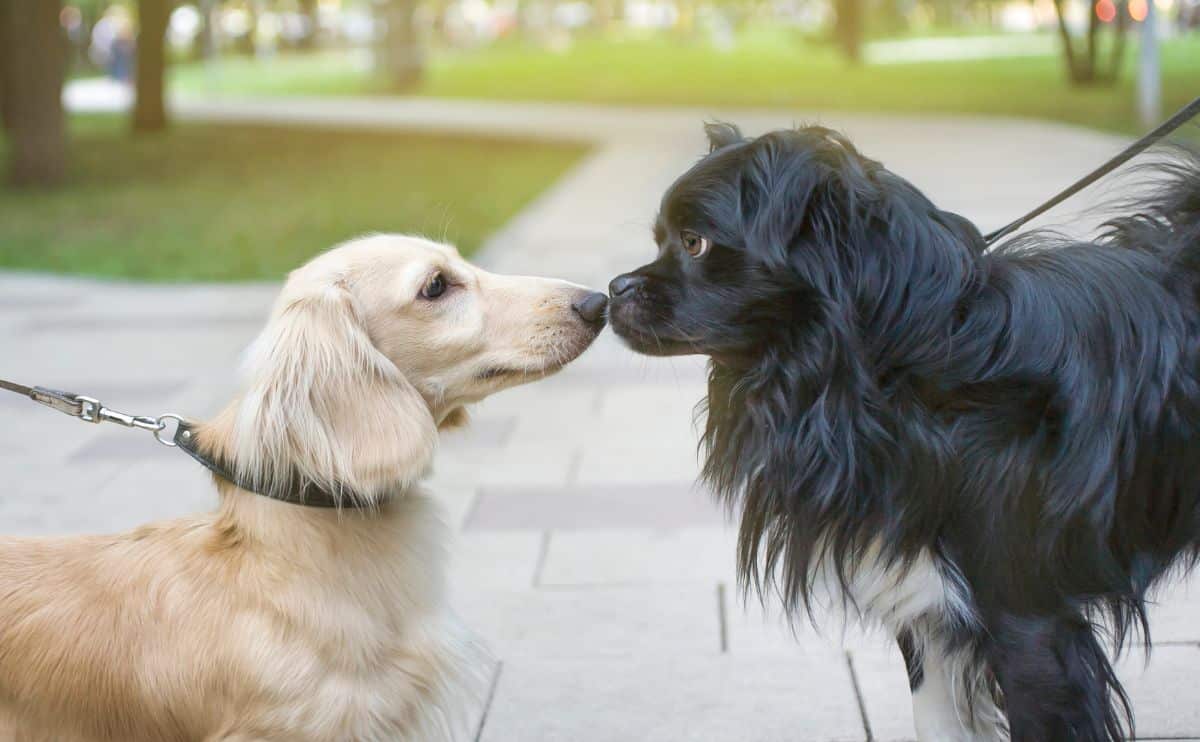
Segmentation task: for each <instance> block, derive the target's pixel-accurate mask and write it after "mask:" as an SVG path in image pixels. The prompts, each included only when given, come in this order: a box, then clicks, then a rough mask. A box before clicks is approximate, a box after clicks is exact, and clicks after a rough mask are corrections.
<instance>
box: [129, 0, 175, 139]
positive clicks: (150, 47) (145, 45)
mask: <svg viewBox="0 0 1200 742" xmlns="http://www.w3.org/2000/svg"><path fill="white" fill-rule="evenodd" d="M170 18H171V3H170V0H138V36H137V80H136V86H135V92H136V98H135V100H134V103H133V130H134V131H160V130H162V129H165V128H166V127H167V108H166V102H165V91H164V88H165V79H164V78H165V77H166V71H167V54H166V42H167V22H168V21H169V20H170Z"/></svg>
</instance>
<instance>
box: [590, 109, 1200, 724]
mask: <svg viewBox="0 0 1200 742" xmlns="http://www.w3.org/2000/svg"><path fill="white" fill-rule="evenodd" d="M709 136H710V139H711V141H712V152H711V153H710V154H709V155H708V156H707V157H705V158H704V159H703V160H701V161H700V162H699V163H698V164H697V165H695V166H694V167H693V168H692V169H691V170H689V171H688V172H687V173H685V174H684V175H683V176H682V177H680V178H679V180H678V181H677V182H676V183H675V184H674V185H673V186H672V187H671V188H670V190H669V191H668V192H667V194H666V195H665V196H664V198H663V203H662V208H661V211H660V214H659V218H658V221H657V224H656V227H655V236H656V240H657V242H658V244H659V256H658V258H657V259H656V260H655V261H654V262H652V263H650V264H648V265H646V266H643V267H642V268H640V269H638V270H636V271H633V272H631V273H630V274H626V276H625V277H622V278H618V279H617V281H614V297H613V304H612V308H611V312H612V320H613V326H614V328H615V329H616V330H617V332H618V333H619V334H621V335H622V336H623V337H624V338H625V339H626V340H627V341H628V342H629V343H630V344H631V345H632V346H633V347H634V348H635V349H638V350H641V351H643V352H647V353H656V354H675V353H704V354H707V355H709V356H711V357H712V363H711V367H710V376H709V393H708V400H707V405H708V415H707V423H706V428H705V431H704V439H703V444H704V447H705V449H706V453H707V455H706V461H705V464H704V477H705V478H706V479H707V480H708V481H709V482H710V483H711V484H712V485H713V486H714V488H715V490H716V492H718V493H719V496H720V497H722V498H723V499H724V500H725V501H726V502H727V503H728V504H729V505H730V506H731V507H733V508H735V509H736V510H738V511H739V512H740V514H741V531H740V541H739V554H738V556H739V564H740V568H741V572H742V575H743V578H744V581H745V583H746V584H747V585H750V586H752V587H757V588H758V589H759V590H760V591H761V590H763V589H764V588H767V587H770V588H772V589H777V590H778V591H779V592H780V594H781V595H782V597H783V600H784V602H785V604H786V606H787V607H788V608H789V609H791V610H797V609H803V608H804V607H806V606H807V605H809V600H810V598H811V591H812V589H813V580H814V577H815V575H817V574H818V573H819V572H820V569H819V567H820V566H822V565H832V566H833V568H834V569H835V571H836V573H837V574H838V575H840V576H841V578H842V579H843V580H846V579H848V575H849V574H850V573H852V571H853V569H854V567H855V565H856V564H858V563H859V561H860V560H861V559H863V558H864V555H866V553H867V552H868V550H870V549H875V550H876V552H874V553H882V555H883V558H884V559H885V560H886V561H887V562H889V563H892V564H895V565H901V566H902V565H904V564H906V563H910V562H911V561H912V560H915V559H916V558H917V557H918V555H919V554H921V553H922V552H925V553H932V554H933V555H935V557H936V558H937V559H938V560H939V562H940V563H943V564H948V565H953V567H954V568H955V569H956V570H957V571H958V573H960V576H961V579H962V580H963V581H964V582H965V584H966V586H967V588H968V592H969V598H970V601H971V603H972V605H971V607H972V610H973V611H974V612H975V614H976V615H977V616H978V618H979V623H978V625H976V626H973V627H960V628H959V629H957V630H956V635H954V636H945V637H942V639H943V640H944V641H946V642H947V643H948V644H950V645H954V646H960V647H967V648H969V649H970V651H971V652H972V653H973V656H974V657H975V658H976V661H977V662H978V663H979V664H981V665H982V666H983V667H984V668H985V669H986V671H987V675H988V676H989V677H990V678H991V680H992V682H993V683H994V686H995V691H996V695H997V702H998V703H1000V704H1001V706H1002V708H1003V709H1004V711H1005V713H1006V714H1007V717H1008V725H1009V729H1010V733H1011V735H1012V739H1013V740H1016V741H1017V742H1027V741H1030V740H1039V741H1040V740H1055V741H1057V740H1106V741H1107V740H1118V739H1122V738H1123V735H1124V734H1125V733H1126V731H1129V730H1131V729H1132V713H1131V710H1130V707H1129V703H1128V700H1127V698H1126V696H1125V693H1124V691H1123V689H1122V688H1121V685H1120V683H1119V682H1118V680H1117V678H1116V677H1115V674H1114V672H1113V668H1112V666H1111V664H1110V661H1109V658H1108V655H1107V653H1106V650H1105V642H1104V641H1103V637H1102V634H1101V633H1100V629H1099V628H1098V627H1099V626H1101V625H1103V626H1104V627H1106V630H1107V631H1110V632H1111V633H1112V635H1113V636H1114V637H1115V639H1116V641H1117V643H1118V645H1119V644H1120V643H1121V642H1122V641H1124V640H1125V639H1126V638H1127V637H1129V636H1130V635H1131V633H1140V634H1141V635H1142V636H1143V638H1144V639H1145V641H1146V642H1147V643H1148V641H1149V637H1148V630H1147V627H1146V616H1145V596H1146V593H1147V590H1148V589H1149V588H1150V587H1151V586H1152V585H1153V584H1154V583H1155V582H1156V581H1157V580H1159V579H1160V578H1161V577H1162V576H1163V575H1164V574H1166V573H1167V572H1168V571H1169V570H1170V569H1171V568H1172V567H1175V566H1179V567H1187V566H1190V565H1191V564H1192V563H1193V562H1194V561H1195V560H1196V558H1197V556H1198V554H1200V550H1198V543H1200V541H1198V537H1200V440H1197V438H1198V436H1200V326H1198V323H1200V306H1198V304H1200V293H1198V292H1200V164H1198V161H1197V160H1196V159H1195V158H1191V157H1188V156H1186V155H1180V156H1177V157H1174V158H1172V159H1170V160H1168V161H1166V162H1165V164H1164V163H1160V164H1159V165H1157V166H1156V167H1157V172H1156V175H1157V176H1158V177H1157V182H1158V183H1159V185H1158V186H1157V190H1156V191H1155V192H1154V193H1153V194H1151V195H1149V196H1148V197H1146V198H1144V199H1142V200H1140V201H1139V202H1138V203H1137V204H1136V207H1135V210H1134V213H1133V214H1132V215H1130V216H1124V217H1121V218H1118V219H1115V220H1114V221H1112V222H1110V223H1109V224H1108V226H1107V230H1106V231H1105V232H1104V234H1103V235H1102V236H1101V237H1100V238H1099V239H1097V240H1095V241H1093V242H1070V241H1067V240H1065V239H1063V238H1059V237H1055V236H1053V235H1048V234H1033V235H1029V236H1026V237H1022V238H1019V239H1015V240H1011V241H1009V242H1007V243H1005V244H1002V245H1000V246H999V247H997V248H995V249H993V250H990V251H985V250H984V244H983V239H982V237H981V235H980V233H979V231H978V230H977V229H976V227H975V226H973V225H972V224H971V223H970V222H969V221H967V220H966V219H964V218H962V217H960V216H958V215H955V214H952V213H949V212H945V211H942V210H940V209H938V208H937V207H936V206H934V205H933V204H932V203H931V202H930V201H929V199H927V198H926V197H925V196H924V195H923V194H921V193H920V192H919V191H918V190H917V189H916V188H915V187H914V186H912V185H911V184H910V183H908V182H907V181H906V180H904V179H903V178H901V177H899V176H897V175H895V174H894V173H892V172H890V171H889V170H887V169H886V168H884V167H883V166H882V165H881V164H880V163H878V162H875V161H873V160H871V159H868V158H866V157H864V156H863V155H861V154H860V153H859V152H858V151H857V150H856V149H855V148H854V146H853V145H852V144H851V143H850V142H849V141H848V140H846V139H845V138H844V137H842V136H841V135H839V134H837V133H835V132H833V131H830V130H828V129H824V128H820V127H808V128H802V129H798V130H791V131H778V132H774V133H771V134H767V135H765V136H762V137H759V138H757V139H744V138H743V137H742V136H741V135H740V133H739V132H738V131H737V130H736V129H735V128H733V127H730V126H726V125H715V126H710V127H709ZM689 232H690V233H695V234H698V235H702V236H703V237H705V238H707V239H708V240H710V241H711V243H712V247H711V249H710V250H709V252H708V253H707V254H706V255H704V256H703V257H702V258H700V259H694V258H692V257H690V256H689V255H688V254H687V253H686V252H685V251H684V250H683V249H682V244H681V240H682V239H683V237H681V234H684V233H689ZM623 279H624V280H625V284H624V285H621V286H618V282H620V281H622V280H623ZM910 642H911V637H910ZM910 650H911V647H910ZM917 669H918V670H919V666H918V668H917Z"/></svg>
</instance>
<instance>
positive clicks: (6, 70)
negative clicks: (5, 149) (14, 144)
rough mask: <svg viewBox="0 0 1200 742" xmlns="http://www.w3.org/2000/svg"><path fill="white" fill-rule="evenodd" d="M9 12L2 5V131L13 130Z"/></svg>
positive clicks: (0, 46)
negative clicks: (10, 109) (8, 31)
mask: <svg viewBox="0 0 1200 742" xmlns="http://www.w3.org/2000/svg"><path fill="white" fill-rule="evenodd" d="M8 12H9V8H8V6H7V5H0V130H3V131H8V130H9V129H11V128H12V114H10V113H9V108H8V107H9V100H10V97H11V93H10V91H11V90H12V84H11V83H9V81H8V75H11V74H12V71H13V69H14V67H15V65H14V64H13V63H12V60H10V59H9V57H10V56H11V54H12V43H11V42H10V41H9V40H8V34H7V31H6V29H9V28H11V27H12V21H11V20H10V19H9V18H8Z"/></svg>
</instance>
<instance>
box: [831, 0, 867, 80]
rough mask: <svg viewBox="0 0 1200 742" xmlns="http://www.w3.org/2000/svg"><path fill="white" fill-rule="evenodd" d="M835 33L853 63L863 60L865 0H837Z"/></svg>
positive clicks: (845, 53) (843, 50) (835, 6)
mask: <svg viewBox="0 0 1200 742" xmlns="http://www.w3.org/2000/svg"><path fill="white" fill-rule="evenodd" d="M834 11H835V13H836V16H837V17H836V18H835V20H834V24H835V25H834V35H835V36H836V37H837V42H838V46H840V47H841V48H842V53H843V54H844V55H845V56H846V59H847V60H849V61H850V62H851V63H853V64H858V63H859V62H861V61H862V40H863V0H837V2H836V3H835V4H834Z"/></svg>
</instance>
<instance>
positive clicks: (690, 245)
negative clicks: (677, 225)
mask: <svg viewBox="0 0 1200 742" xmlns="http://www.w3.org/2000/svg"><path fill="white" fill-rule="evenodd" d="M679 241H680V242H682V243H683V249H684V250H687V254H688V255H691V256H692V257H693V258H701V257H704V253H706V252H708V248H709V246H710V244H711V243H710V242H709V241H708V238H707V237H701V236H700V235H698V234H696V233H695V232H680V233H679Z"/></svg>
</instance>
